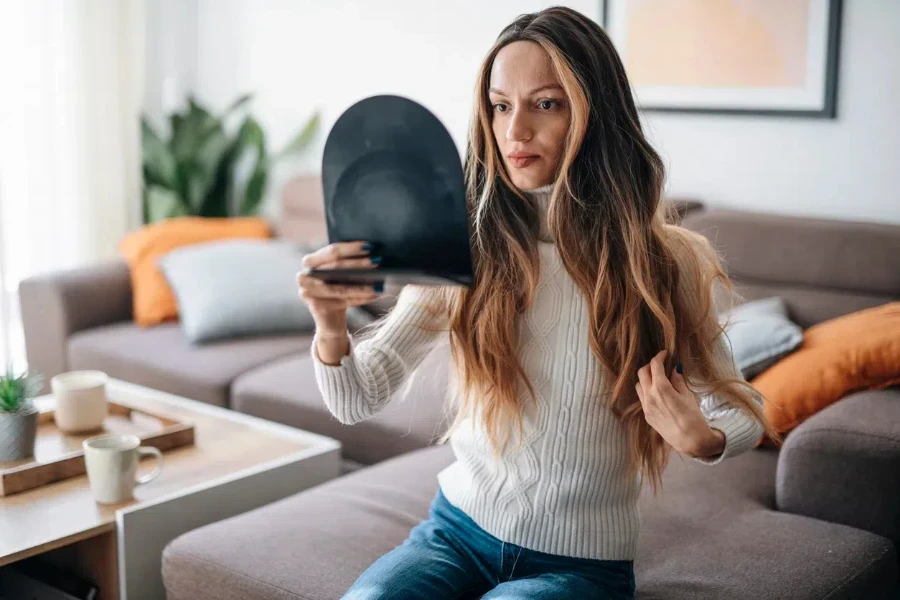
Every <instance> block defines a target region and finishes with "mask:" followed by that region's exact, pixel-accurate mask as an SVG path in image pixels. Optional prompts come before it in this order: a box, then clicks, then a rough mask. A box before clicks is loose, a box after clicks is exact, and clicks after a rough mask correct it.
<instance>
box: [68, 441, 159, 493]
mask: <svg viewBox="0 0 900 600" xmlns="http://www.w3.org/2000/svg"><path fill="white" fill-rule="evenodd" d="M82 447H83V448H84V463H85V466H86V467H87V474H88V480H89V481H90V485H91V493H93V494H94V499H95V500H96V501H97V502H100V503H101V504H115V503H117V502H124V501H126V500H131V499H132V498H134V488H135V486H138V485H141V484H144V483H148V482H150V481H153V480H154V479H156V478H157V477H158V476H159V474H160V473H162V465H163V458H162V452H160V451H159V449H157V448H153V447H152V446H141V439H140V438H139V437H138V436H136V435H121V434H110V435H99V436H97V437H92V438H90V439H87V440H84V442H82ZM145 454H150V455H152V456H155V457H156V461H157V462H156V468H155V469H153V471H152V472H150V473H148V474H147V475H144V476H143V477H136V476H135V475H136V473H137V466H138V461H139V459H140V456H141V455H145Z"/></svg>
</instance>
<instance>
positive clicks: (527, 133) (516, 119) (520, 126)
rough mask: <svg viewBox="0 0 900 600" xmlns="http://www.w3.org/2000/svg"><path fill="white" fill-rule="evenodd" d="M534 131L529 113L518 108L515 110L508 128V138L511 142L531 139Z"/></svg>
mask: <svg viewBox="0 0 900 600" xmlns="http://www.w3.org/2000/svg"><path fill="white" fill-rule="evenodd" d="M533 133H534V132H533V131H532V130H531V125H530V124H529V123H528V118H527V115H526V114H525V113H524V112H523V111H520V110H518V109H516V110H515V111H513V114H512V116H511V117H510V119H509V126H508V127H507V128H506V139H507V140H508V141H510V142H525V141H528V140H530V139H531V136H532V135H533Z"/></svg>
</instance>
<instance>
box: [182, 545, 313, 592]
mask: <svg viewBox="0 0 900 600" xmlns="http://www.w3.org/2000/svg"><path fill="white" fill-rule="evenodd" d="M173 554H174V555H175V556H179V555H180V556H182V557H185V556H186V557H190V558H193V559H194V560H196V561H199V562H202V563H204V564H207V565H210V566H213V567H216V568H218V569H222V570H224V571H228V572H229V573H232V574H234V575H237V576H239V577H242V578H244V579H247V580H250V581H254V582H256V583H259V584H262V585H264V586H266V587H269V588H272V589H274V590H278V591H281V592H285V593H287V594H290V595H291V596H293V597H295V598H298V600H313V599H312V598H310V597H309V596H303V595H300V594H297V593H295V592H292V591H291V590H288V589H285V588H282V587H278V586H277V585H273V584H271V583H268V582H265V581H262V580H261V579H257V578H256V577H251V576H250V575H246V574H244V573H241V572H240V571H235V570H234V569H231V568H229V567H226V566H224V565H221V564H219V563H215V562H212V561H210V560H207V559H205V558H201V557H199V556H197V555H196V554H193V553H191V552H185V551H183V550H181V551H178V552H175V553H173Z"/></svg>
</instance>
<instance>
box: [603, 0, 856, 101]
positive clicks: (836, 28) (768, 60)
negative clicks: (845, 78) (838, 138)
mask: <svg viewBox="0 0 900 600" xmlns="http://www.w3.org/2000/svg"><path fill="white" fill-rule="evenodd" d="M600 8H601V23H602V24H603V26H604V28H605V29H606V32H607V34H609V36H610V38H611V39H612V40H613V43H614V44H615V45H616V49H617V50H618V51H619V53H620V55H621V56H622V61H623V62H624V63H625V69H626V71H627V72H628V77H629V79H630V81H631V84H632V86H633V87H634V90H635V94H636V97H637V101H638V103H639V105H640V106H641V108H642V109H645V110H654V111H678V112H702V113H729V114H762V115H784V116H805V117H823V118H834V117H835V115H836V109H837V78H838V55H839V46H840V29H841V8H842V1H841V0H605V1H604V0H601V7H600Z"/></svg>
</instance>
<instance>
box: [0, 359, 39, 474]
mask: <svg viewBox="0 0 900 600" xmlns="http://www.w3.org/2000/svg"><path fill="white" fill-rule="evenodd" d="M40 389H41V378H40V377H39V376H37V375H28V374H26V373H22V374H21V375H16V374H15V373H13V370H12V368H11V367H7V369H6V375H3V376H0V461H12V460H23V459H25V458H29V457H31V456H34V440H35V437H36V435H37V425H38V410H37V408H36V407H35V406H34V404H32V402H31V399H32V398H34V397H35V396H36V395H37V394H38V392H39V391H40Z"/></svg>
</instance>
